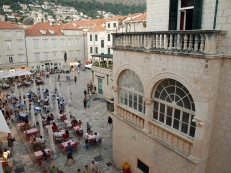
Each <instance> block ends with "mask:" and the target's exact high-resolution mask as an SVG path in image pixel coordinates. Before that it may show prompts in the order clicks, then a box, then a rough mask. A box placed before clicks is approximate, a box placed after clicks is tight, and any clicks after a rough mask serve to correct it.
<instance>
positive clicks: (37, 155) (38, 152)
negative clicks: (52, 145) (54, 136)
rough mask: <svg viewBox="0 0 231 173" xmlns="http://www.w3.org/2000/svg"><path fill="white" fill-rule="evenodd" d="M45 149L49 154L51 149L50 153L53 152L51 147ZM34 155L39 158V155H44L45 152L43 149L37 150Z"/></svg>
mask: <svg viewBox="0 0 231 173" xmlns="http://www.w3.org/2000/svg"><path fill="white" fill-rule="evenodd" d="M45 151H46V153H47V154H49V153H48V151H50V153H51V150H50V149H49V148H46V149H45ZM34 155H35V157H37V158H38V157H41V156H42V155H43V153H42V151H36V152H34Z"/></svg>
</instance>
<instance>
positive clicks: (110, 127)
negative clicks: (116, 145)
mask: <svg viewBox="0 0 231 173" xmlns="http://www.w3.org/2000/svg"><path fill="white" fill-rule="evenodd" d="M107 125H108V130H109V131H111V130H112V118H111V117H110V116H109V117H108V121H107Z"/></svg>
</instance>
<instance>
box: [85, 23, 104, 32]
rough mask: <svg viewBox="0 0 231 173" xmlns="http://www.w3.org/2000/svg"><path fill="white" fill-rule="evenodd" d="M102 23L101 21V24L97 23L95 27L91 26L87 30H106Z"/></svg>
mask: <svg viewBox="0 0 231 173" xmlns="http://www.w3.org/2000/svg"><path fill="white" fill-rule="evenodd" d="M102 25H103V23H101V24H99V25H97V26H96V27H94V28H91V29H89V30H88V31H93V32H94V31H105V30H106V27H105V26H104V27H103V26H102Z"/></svg>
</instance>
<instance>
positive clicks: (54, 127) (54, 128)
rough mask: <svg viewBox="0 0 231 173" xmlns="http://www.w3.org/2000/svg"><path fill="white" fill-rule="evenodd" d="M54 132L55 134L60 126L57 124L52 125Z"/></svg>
mask: <svg viewBox="0 0 231 173" xmlns="http://www.w3.org/2000/svg"><path fill="white" fill-rule="evenodd" d="M52 130H53V132H56V131H57V130H58V126H57V124H55V122H53V123H52Z"/></svg>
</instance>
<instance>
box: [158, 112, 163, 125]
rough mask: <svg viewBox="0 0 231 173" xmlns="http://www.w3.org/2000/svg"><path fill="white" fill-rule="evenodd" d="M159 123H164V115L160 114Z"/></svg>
mask: <svg viewBox="0 0 231 173" xmlns="http://www.w3.org/2000/svg"><path fill="white" fill-rule="evenodd" d="M159 121H160V122H162V123H164V114H162V113H160V118H159Z"/></svg>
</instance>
